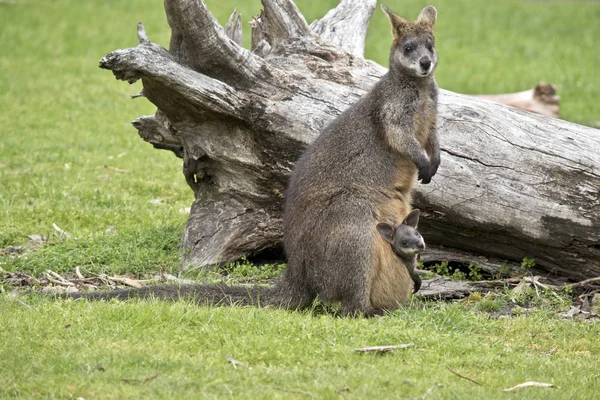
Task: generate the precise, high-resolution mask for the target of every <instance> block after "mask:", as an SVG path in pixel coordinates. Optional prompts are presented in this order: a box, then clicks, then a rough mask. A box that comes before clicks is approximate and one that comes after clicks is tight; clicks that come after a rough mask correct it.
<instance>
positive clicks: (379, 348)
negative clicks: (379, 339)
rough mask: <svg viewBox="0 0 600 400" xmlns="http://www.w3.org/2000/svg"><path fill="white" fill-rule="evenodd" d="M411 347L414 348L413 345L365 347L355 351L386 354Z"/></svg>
mask: <svg viewBox="0 0 600 400" xmlns="http://www.w3.org/2000/svg"><path fill="white" fill-rule="evenodd" d="M411 346H413V344H412V343H406V344H398V345H393V346H367V347H363V348H361V349H354V351H358V352H360V353H368V352H371V351H373V352H379V353H385V352H388V351H393V350H398V349H406V348H409V347H411Z"/></svg>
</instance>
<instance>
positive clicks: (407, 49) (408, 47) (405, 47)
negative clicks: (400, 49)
mask: <svg viewBox="0 0 600 400" xmlns="http://www.w3.org/2000/svg"><path fill="white" fill-rule="evenodd" d="M412 50H413V48H412V46H410V45H406V46H404V52H405V53H406V54H408V53H410V52H411V51H412Z"/></svg>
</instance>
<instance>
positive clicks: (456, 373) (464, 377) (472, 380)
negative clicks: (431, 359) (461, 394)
mask: <svg viewBox="0 0 600 400" xmlns="http://www.w3.org/2000/svg"><path fill="white" fill-rule="evenodd" d="M446 368H448V371H450V372H452V373H453V374H454V375H456V376H458V377H459V378H463V379H466V380H468V381H471V382H473V383H474V384H476V385H479V386H481V383H479V382H477V381H476V380H475V379H471V378H469V377H468V376H464V375H461V374H459V373H458V372H456V371H453V370H452V369H451V368H450V367H446Z"/></svg>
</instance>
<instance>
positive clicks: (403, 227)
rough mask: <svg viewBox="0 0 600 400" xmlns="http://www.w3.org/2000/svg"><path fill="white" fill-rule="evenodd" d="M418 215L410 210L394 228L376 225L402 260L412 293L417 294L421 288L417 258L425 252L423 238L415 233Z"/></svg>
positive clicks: (388, 225) (381, 224) (415, 211)
mask: <svg viewBox="0 0 600 400" xmlns="http://www.w3.org/2000/svg"><path fill="white" fill-rule="evenodd" d="M419 215H420V211H419V210H412V211H411V212H410V213H409V214H408V215H407V216H406V218H405V219H404V221H402V223H401V224H400V225H398V226H396V227H395V228H394V227H393V226H391V225H390V224H387V223H385V222H381V223H379V224H377V230H378V231H379V233H380V234H381V236H382V237H383V238H384V239H385V241H386V242H388V243H389V244H391V245H392V250H393V251H394V253H396V255H397V256H398V257H400V258H401V259H402V260H404V264H405V265H406V268H407V269H408V273H409V274H410V277H411V278H412V281H413V293H417V292H418V291H419V289H420V288H421V278H420V277H419V274H417V257H418V256H419V254H421V252H422V251H423V250H425V241H424V240H423V236H421V234H420V233H419V231H417V225H418V224H419Z"/></svg>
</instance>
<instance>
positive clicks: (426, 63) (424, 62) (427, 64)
mask: <svg viewBox="0 0 600 400" xmlns="http://www.w3.org/2000/svg"><path fill="white" fill-rule="evenodd" d="M419 65H420V66H421V69H422V70H423V73H424V74H426V73H428V72H429V69H430V68H431V58H429V57H427V56H425V57H423V58H421V59H420V60H419Z"/></svg>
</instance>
